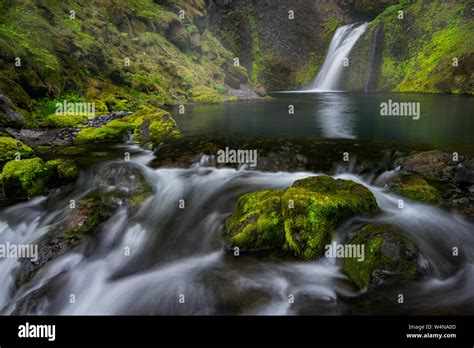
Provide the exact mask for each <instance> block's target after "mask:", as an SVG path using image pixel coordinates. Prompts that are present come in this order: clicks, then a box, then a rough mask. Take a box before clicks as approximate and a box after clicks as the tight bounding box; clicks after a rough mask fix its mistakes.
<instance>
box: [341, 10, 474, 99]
mask: <svg viewBox="0 0 474 348" xmlns="http://www.w3.org/2000/svg"><path fill="white" fill-rule="evenodd" d="M400 10H402V11H403V13H404V19H398V11H400ZM470 12H471V9H470V6H469V4H468V3H465V2H450V3H449V4H448V3H443V2H439V1H432V2H422V1H414V2H410V1H401V2H400V3H399V4H396V5H393V6H390V7H388V8H386V9H385V11H383V12H382V13H381V14H380V15H379V16H377V17H376V18H375V19H374V21H372V23H371V24H370V25H369V27H368V28H367V30H366V33H365V34H364V36H363V37H362V38H361V39H360V40H358V42H357V43H356V45H355V46H354V49H353V54H351V61H352V62H353V63H352V64H351V65H352V66H353V67H354V68H351V70H350V71H352V72H351V74H352V75H354V76H352V77H349V80H350V81H351V82H350V84H351V83H352V84H355V85H359V89H361V88H363V87H360V81H364V79H363V78H362V79H360V78H359V83H357V77H358V75H359V74H358V73H355V72H354V71H356V70H357V71H364V70H365V67H366V62H365V59H367V53H368V50H369V45H371V43H372V38H373V35H374V33H375V30H376V29H377V28H378V27H379V26H381V27H383V47H382V50H381V66H380V74H379V76H378V81H377V86H376V87H377V88H376V89H377V90H383V91H389V90H391V91H396V92H427V93H440V92H448V93H466V94H472V93H474V91H473V89H472V86H471V82H470V81H471V73H470V70H469V67H470V66H472V65H473V64H474V43H473V41H472V40H471V39H470V38H471V37H472V36H473V35H474V23H473V22H472V21H471V20H469V18H468V13H470ZM434 14H436V15H434ZM454 58H456V59H458V66H457V67H455V66H453V59H454ZM376 70H378V69H375V70H374V71H376Z"/></svg>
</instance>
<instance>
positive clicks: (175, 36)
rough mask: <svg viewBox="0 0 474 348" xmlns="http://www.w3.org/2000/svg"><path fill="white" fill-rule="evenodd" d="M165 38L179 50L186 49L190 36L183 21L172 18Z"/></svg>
mask: <svg viewBox="0 0 474 348" xmlns="http://www.w3.org/2000/svg"><path fill="white" fill-rule="evenodd" d="M166 38H167V39H168V40H169V41H171V42H172V43H173V44H175V45H176V46H177V47H178V48H179V49H180V50H182V51H186V50H188V48H189V46H190V39H191V38H190V36H189V33H188V31H187V30H186V28H185V27H184V25H183V23H182V22H181V21H179V20H173V21H172V22H171V23H170V25H169V27H168V30H167V31H166Z"/></svg>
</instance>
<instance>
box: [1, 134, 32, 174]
mask: <svg viewBox="0 0 474 348" xmlns="http://www.w3.org/2000/svg"><path fill="white" fill-rule="evenodd" d="M17 156H18V157H17ZM33 156H34V152H33V150H32V149H31V148H30V147H29V146H26V145H25V144H23V143H22V142H21V141H18V140H15V139H13V138H10V137H6V136H0V169H1V168H2V167H3V166H4V164H5V163H7V162H8V161H11V160H14V159H17V158H18V159H26V158H30V157H33Z"/></svg>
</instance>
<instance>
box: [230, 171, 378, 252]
mask: <svg viewBox="0 0 474 348" xmlns="http://www.w3.org/2000/svg"><path fill="white" fill-rule="evenodd" d="M375 210H377V202H376V200H375V198H374V196H373V195H372V193H371V192H370V191H369V190H368V189H367V188H365V187H364V186H362V185H360V184H357V183H355V182H353V181H350V180H341V179H338V180H336V179H333V178H331V177H328V176H316V177H309V178H306V179H303V180H298V181H296V182H295V183H294V184H293V186H291V187H289V188H287V189H285V190H283V191H280V190H264V191H257V192H252V193H248V194H245V195H243V196H241V197H240V198H239V200H238V203H237V207H236V209H235V210H234V211H233V213H232V215H231V216H230V218H229V219H228V220H227V222H226V224H225V231H226V232H225V238H226V243H227V245H229V246H230V247H239V248H240V249H242V250H244V251H246V250H250V251H256V250H265V249H284V250H285V251H286V252H289V253H290V254H293V255H296V256H297V257H300V258H303V259H306V260H313V259H316V258H317V257H320V256H322V255H323V254H324V250H325V249H324V248H325V246H326V245H327V244H329V242H330V241H331V237H332V234H333V233H334V232H335V228H336V227H337V225H338V224H340V223H341V222H342V221H344V220H345V219H347V218H349V217H351V216H354V215H357V214H363V213H369V212H373V211H375Z"/></svg>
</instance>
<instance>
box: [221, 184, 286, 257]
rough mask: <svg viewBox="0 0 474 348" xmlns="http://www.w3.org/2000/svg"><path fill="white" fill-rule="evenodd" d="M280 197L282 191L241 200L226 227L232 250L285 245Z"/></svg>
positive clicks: (256, 194) (248, 195)
mask: <svg viewBox="0 0 474 348" xmlns="http://www.w3.org/2000/svg"><path fill="white" fill-rule="evenodd" d="M281 195H282V191H270V190H267V191H258V192H252V193H248V194H245V195H243V196H241V197H240V198H239V201H238V203H237V207H236V209H235V210H234V212H233V213H232V216H231V217H230V218H229V220H227V223H226V230H227V231H228V232H227V238H228V244H229V246H230V247H239V248H240V249H242V251H247V250H265V249H273V248H278V247H281V246H282V245H283V243H284V241H285V233H284V228H283V217H282V214H281V200H280V197H281Z"/></svg>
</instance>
